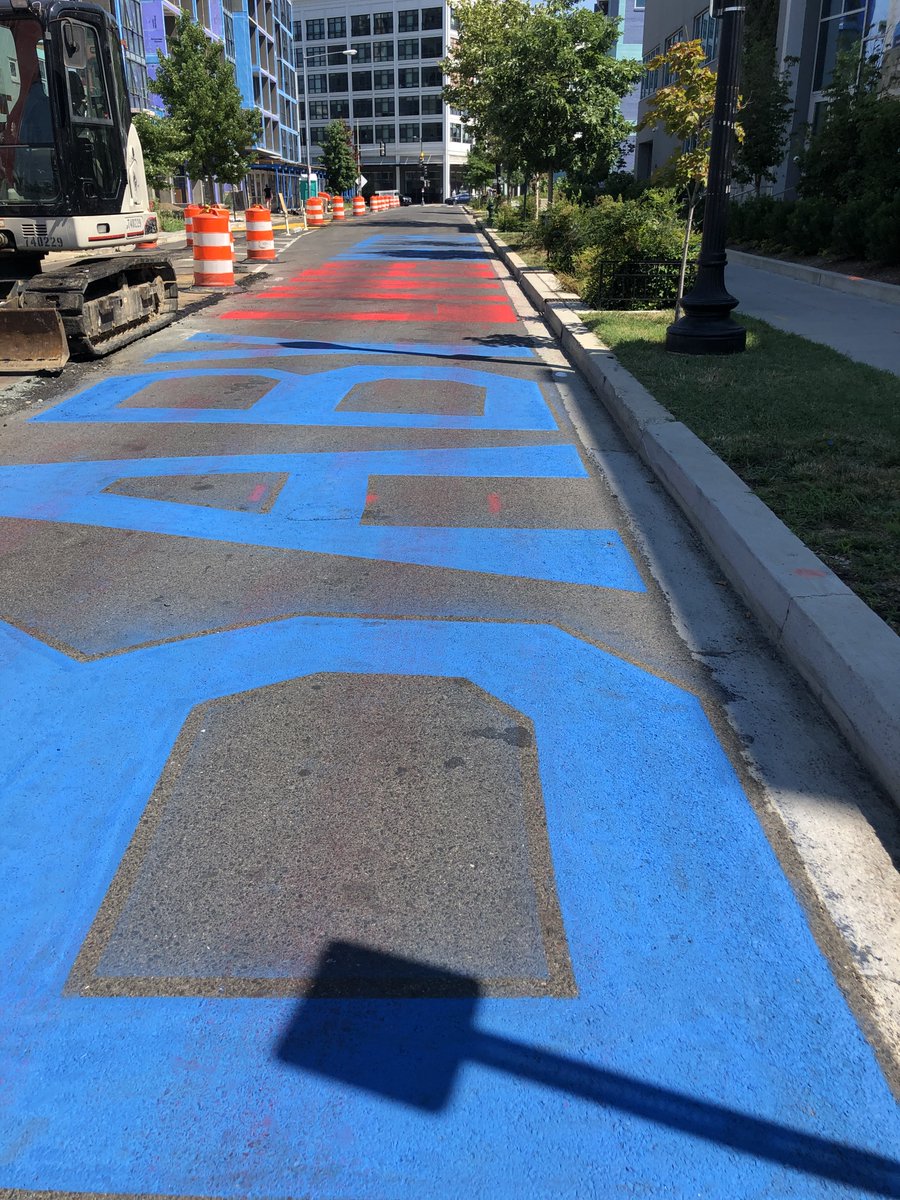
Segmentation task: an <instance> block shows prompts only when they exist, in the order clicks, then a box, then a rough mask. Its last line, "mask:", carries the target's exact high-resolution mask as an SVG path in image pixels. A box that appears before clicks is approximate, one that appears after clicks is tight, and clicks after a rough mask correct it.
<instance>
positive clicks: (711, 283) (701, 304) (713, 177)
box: [666, 0, 747, 354]
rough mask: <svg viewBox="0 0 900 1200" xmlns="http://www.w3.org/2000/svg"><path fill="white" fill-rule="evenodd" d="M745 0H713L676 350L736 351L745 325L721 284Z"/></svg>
mask: <svg viewBox="0 0 900 1200" xmlns="http://www.w3.org/2000/svg"><path fill="white" fill-rule="evenodd" d="M744 4H745V0H712V3H711V5H710V13H711V15H712V16H713V17H715V18H716V19H717V20H721V22H722V29H721V35H720V38H719V70H718V75H717V77H716V98H715V107H714V110H713V122H712V136H711V139H710V148H709V183H708V185H707V189H706V201H705V206H704V210H703V240H702V242H701V245H700V261H699V264H698V266H697V279H696V281H695V283H694V286H693V287H692V288H691V290H690V291H689V292H688V293H687V294H686V295H685V296H684V298H683V299H682V302H681V306H682V310H683V312H684V316H683V317H681V318H680V319H679V320H678V321H675V322H674V324H672V325H670V326H669V328H668V329H667V330H666V349H667V350H671V351H673V352H674V353H676V354H739V353H740V352H741V351H742V350H745V349H746V347H747V331H746V329H744V327H743V326H742V325H738V323H737V322H736V321H733V320H732V319H731V312H732V309H734V308H736V307H737V304H738V301H737V300H736V299H735V298H734V296H732V295H731V293H730V292H729V291H728V289H727V288H726V287H725V264H726V263H727V261H728V258H727V255H726V254H725V234H726V229H727V221H728V195H729V192H730V191H731V152H732V149H733V146H734V124H735V117H736V115H737V101H738V83H739V80H740V66H741V38H742V34H743V27H744Z"/></svg>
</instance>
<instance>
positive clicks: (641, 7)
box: [634, 0, 644, 12]
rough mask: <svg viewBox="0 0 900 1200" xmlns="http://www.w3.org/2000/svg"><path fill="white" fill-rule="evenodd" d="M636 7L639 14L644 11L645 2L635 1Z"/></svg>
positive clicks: (642, 0) (641, 0)
mask: <svg viewBox="0 0 900 1200" xmlns="http://www.w3.org/2000/svg"><path fill="white" fill-rule="evenodd" d="M634 7H635V9H636V11H637V12H643V11H644V0H634Z"/></svg>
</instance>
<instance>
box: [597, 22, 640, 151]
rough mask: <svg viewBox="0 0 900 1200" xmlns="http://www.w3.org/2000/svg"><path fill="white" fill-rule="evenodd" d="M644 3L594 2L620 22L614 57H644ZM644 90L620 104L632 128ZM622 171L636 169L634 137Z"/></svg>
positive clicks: (630, 94) (635, 90) (637, 87)
mask: <svg viewBox="0 0 900 1200" xmlns="http://www.w3.org/2000/svg"><path fill="white" fill-rule="evenodd" d="M644 4H645V0H595V3H594V11H595V12H600V13H603V14H604V15H606V16H608V17H612V18H613V19H619V20H620V21H621V25H620V26H619V37H618V40H617V41H616V46H615V49H614V51H613V57H614V58H634V59H641V58H642V57H643V54H644ZM640 96H641V88H640V84H638V85H637V86H636V87H635V88H634V89H633V90H632V91H631V92H629V93H628V95H627V96H626V97H625V98H624V99H623V101H622V103H621V104H620V105H619V109H620V110H621V113H622V116H623V117H624V118H625V120H626V121H630V122H631V124H632V125H636V124H637V120H638V104H639V102H640ZM623 160H624V161H623V164H622V166H623V169H624V170H626V171H633V170H634V137H631V138H629V139H628V144H627V146H626V148H625V152H624V154H623Z"/></svg>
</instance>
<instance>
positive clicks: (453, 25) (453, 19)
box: [450, 4, 644, 33]
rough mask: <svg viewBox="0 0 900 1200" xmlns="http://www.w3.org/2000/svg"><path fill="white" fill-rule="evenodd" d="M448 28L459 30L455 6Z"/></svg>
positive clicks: (451, 12) (454, 30)
mask: <svg viewBox="0 0 900 1200" xmlns="http://www.w3.org/2000/svg"><path fill="white" fill-rule="evenodd" d="M643 7H644V6H643V4H642V5H641V8H643ZM450 28H451V29H452V30H453V32H454V33H458V32H459V17H458V16H457V15H456V9H455V8H451V9H450Z"/></svg>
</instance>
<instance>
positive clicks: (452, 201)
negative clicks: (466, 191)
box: [444, 196, 456, 204]
mask: <svg viewBox="0 0 900 1200" xmlns="http://www.w3.org/2000/svg"><path fill="white" fill-rule="evenodd" d="M444 203H445V204H455V203H456V197H455V196H445V197H444Z"/></svg>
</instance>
